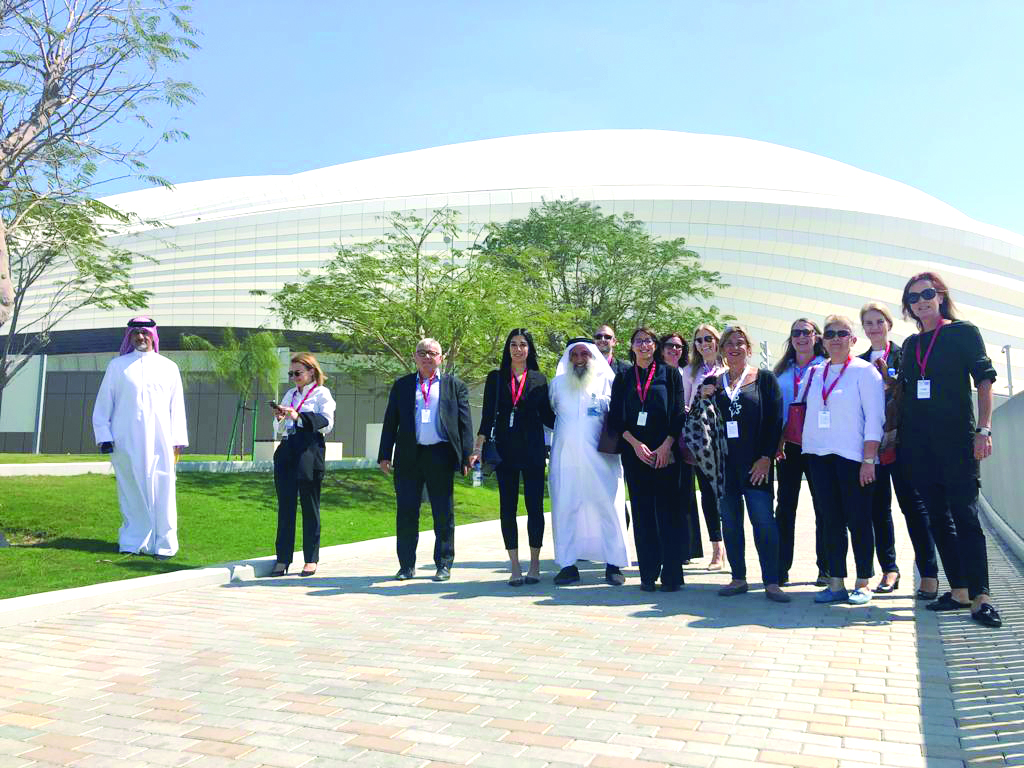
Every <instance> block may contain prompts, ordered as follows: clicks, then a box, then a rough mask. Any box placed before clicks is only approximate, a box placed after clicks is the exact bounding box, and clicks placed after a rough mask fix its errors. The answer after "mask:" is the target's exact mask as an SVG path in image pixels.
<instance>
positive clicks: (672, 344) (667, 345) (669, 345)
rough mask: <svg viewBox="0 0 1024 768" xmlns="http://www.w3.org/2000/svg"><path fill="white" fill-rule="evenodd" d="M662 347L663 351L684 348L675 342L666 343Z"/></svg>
mask: <svg viewBox="0 0 1024 768" xmlns="http://www.w3.org/2000/svg"><path fill="white" fill-rule="evenodd" d="M661 346H662V349H682V348H683V345H682V344H676V343H675V342H674V341H666V342H665V343H664V344H662V345H661Z"/></svg>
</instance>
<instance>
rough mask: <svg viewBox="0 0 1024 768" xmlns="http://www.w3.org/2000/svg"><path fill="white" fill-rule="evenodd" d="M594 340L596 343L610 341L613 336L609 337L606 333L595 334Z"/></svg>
mask: <svg viewBox="0 0 1024 768" xmlns="http://www.w3.org/2000/svg"><path fill="white" fill-rule="evenodd" d="M594 338H595V339H596V340H598V341H611V340H612V339H614V338H615V337H614V336H609V335H608V334H607V333H595V334H594Z"/></svg>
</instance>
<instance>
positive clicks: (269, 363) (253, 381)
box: [181, 328, 281, 460]
mask: <svg viewBox="0 0 1024 768" xmlns="http://www.w3.org/2000/svg"><path fill="white" fill-rule="evenodd" d="M181 343H182V346H183V347H185V349H190V350H194V351H197V352H209V353H210V356H211V357H212V358H213V371H214V375H215V376H216V377H217V378H219V379H222V380H223V381H226V382H227V383H228V385H229V386H230V387H231V388H232V389H233V390H234V391H235V392H237V393H238V404H237V406H236V407H235V418H234V421H233V422H232V423H231V437H230V438H229V439H228V448H227V458H228V460H230V459H231V456H232V454H233V453H234V449H235V434H236V432H237V433H239V438H238V455H239V458H241V457H242V455H243V452H244V448H243V446H245V414H246V413H248V412H251V413H252V437H251V439H250V442H249V446H248V448H249V452H250V453H254V452H255V450H256V427H257V423H258V417H259V412H260V404H259V397H260V392H269V393H271V394H272V395H273V397H274V398H275V399H276V398H277V383H278V381H279V380H280V378H281V363H280V360H279V359H278V356H277V348H278V347H279V346H280V344H281V341H280V339H279V338H278V337H277V335H275V334H273V333H271V332H270V331H260V332H258V333H250V334H249V335H247V336H245V337H243V338H242V339H241V340H239V339H238V337H237V336H235V333H234V331H232V330H231V329H230V328H225V329H224V335H223V337H222V340H221V344H220V345H216V344H214V343H212V342H210V341H208V340H207V339H204V338H202V337H201V336H191V335H186V336H182V337H181ZM250 398H252V400H253V404H252V406H251V407H250V406H249V399H250Z"/></svg>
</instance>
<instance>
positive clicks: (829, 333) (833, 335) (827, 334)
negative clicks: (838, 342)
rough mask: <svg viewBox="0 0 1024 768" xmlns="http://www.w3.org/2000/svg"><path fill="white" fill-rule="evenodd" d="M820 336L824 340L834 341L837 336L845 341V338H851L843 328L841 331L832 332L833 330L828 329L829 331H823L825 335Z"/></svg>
mask: <svg viewBox="0 0 1024 768" xmlns="http://www.w3.org/2000/svg"><path fill="white" fill-rule="evenodd" d="M822 336H824V337H825V338H826V339H834V338H836V337H837V336H838V337H839V338H840V339H845V338H846V337H847V336H852V334H851V333H850V332H849V331H848V330H846V329H845V328H843V329H841V330H838V331H833V330H831V329H829V330H827V331H825V333H823V334H822Z"/></svg>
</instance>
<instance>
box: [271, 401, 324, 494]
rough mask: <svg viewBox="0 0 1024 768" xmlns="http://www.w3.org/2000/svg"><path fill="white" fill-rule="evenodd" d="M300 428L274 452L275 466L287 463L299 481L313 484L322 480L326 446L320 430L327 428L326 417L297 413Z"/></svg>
mask: <svg viewBox="0 0 1024 768" xmlns="http://www.w3.org/2000/svg"><path fill="white" fill-rule="evenodd" d="M299 419H300V421H302V428H301V429H296V430H295V431H294V432H292V434H291V435H289V436H288V439H287V440H282V441H281V444H280V445H279V446H278V448H277V450H276V451H275V452H274V462H275V465H276V464H277V463H278V462H283V461H287V462H288V463H289V464H290V465H291V466H293V467H294V469H295V473H296V475H297V476H298V478H299V480H303V481H305V482H314V481H316V480H317V478H318V476H319V478H320V479H322V478H323V473H324V466H325V465H324V456H325V455H326V444H325V442H324V436H323V433H322V432H320V430H321V429H323V428H324V427H326V426H327V417H326V416H324V415H323V414H322V413H313V412H312V411H302V412H300V413H299Z"/></svg>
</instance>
